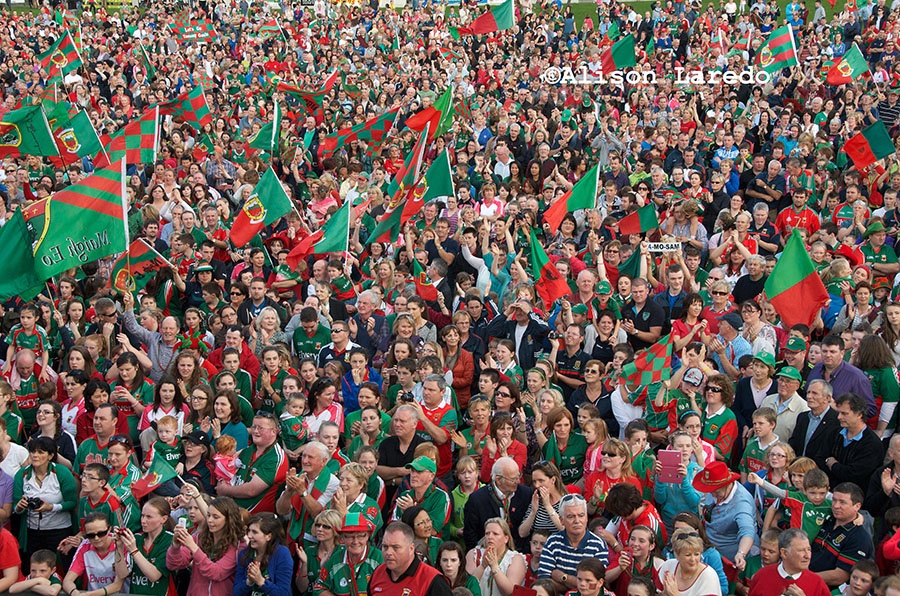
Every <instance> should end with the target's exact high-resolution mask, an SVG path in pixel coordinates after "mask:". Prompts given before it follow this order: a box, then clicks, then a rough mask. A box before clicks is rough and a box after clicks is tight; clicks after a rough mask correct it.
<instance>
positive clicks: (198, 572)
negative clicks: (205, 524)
mask: <svg viewBox="0 0 900 596" xmlns="http://www.w3.org/2000/svg"><path fill="white" fill-rule="evenodd" d="M194 540H197V534H196V533H195V534H194ZM166 565H167V566H168V567H169V569H173V570H174V569H187V568H188V567H190V568H191V571H192V573H191V583H190V584H189V585H188V590H187V596H231V595H232V593H233V591H234V570H235V569H236V568H237V547H236V546H232V547H231V548H229V549H228V551H227V552H226V553H225V554H224V555H223V556H222V558H220V559H219V560H218V561H215V562H213V561H210V560H209V557H207V556H206V554H205V553H204V552H203V551H202V550H199V549H198V550H197V552H196V553H194V554H193V555H192V554H191V551H189V550H188V549H187V548H186V547H184V546H181V545H179V544H176V543H174V542H173V543H172V546H171V547H169V550H167V551H166Z"/></svg>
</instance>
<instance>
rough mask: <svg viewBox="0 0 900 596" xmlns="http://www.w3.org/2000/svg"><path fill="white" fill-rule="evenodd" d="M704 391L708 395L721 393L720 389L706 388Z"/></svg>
mask: <svg viewBox="0 0 900 596" xmlns="http://www.w3.org/2000/svg"><path fill="white" fill-rule="evenodd" d="M706 390H707V391H708V392H710V393H722V388H721V387H707V388H706Z"/></svg>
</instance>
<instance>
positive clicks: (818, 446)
mask: <svg viewBox="0 0 900 596" xmlns="http://www.w3.org/2000/svg"><path fill="white" fill-rule="evenodd" d="M807 428H809V415H808V413H803V414H800V415H799V416H797V426H795V427H794V432H793V434H791V438H790V440H789V441H788V444H789V445H790V446H791V448H792V449H793V450H794V453H796V454H797V457H801V456H804V457H808V458H810V459H811V460H813V461H814V462H816V465H817V466H819V469H820V470H824V471H828V466H826V465H825V460H826V459H828V458H829V457H831V450H832V448H833V447H834V444H835V442H836V441H837V440H838V439H839V433H840V432H841V425H840V423H839V422H838V419H837V412H836V411H835V410H834V408H829V409H828V411H827V412H825V415H824V417H823V418H822V422H820V423H819V426H818V428H816V431H815V432H814V433H813V435H812V437H810V439H809V444H808V445H807V446H806V449H805V450H804V449H803V441H805V440H806V429H807ZM865 486H866V485H862V486H860V488H865Z"/></svg>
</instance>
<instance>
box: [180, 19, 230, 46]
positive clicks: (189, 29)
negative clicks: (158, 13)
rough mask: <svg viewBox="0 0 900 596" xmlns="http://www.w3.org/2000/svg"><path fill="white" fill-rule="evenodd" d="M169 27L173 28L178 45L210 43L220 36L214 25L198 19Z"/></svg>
mask: <svg viewBox="0 0 900 596" xmlns="http://www.w3.org/2000/svg"><path fill="white" fill-rule="evenodd" d="M169 27H171V29H172V33H173V37H174V38H175V39H176V41H177V42H178V43H185V42H189V41H199V42H208V41H213V40H214V39H215V38H216V37H218V36H219V35H218V33H216V28H215V27H214V26H213V24H212V23H210V22H209V21H207V20H205V19H196V20H193V21H190V22H186V21H176V22H175V23H173V24H171V25H169Z"/></svg>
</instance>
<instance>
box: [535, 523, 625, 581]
mask: <svg viewBox="0 0 900 596" xmlns="http://www.w3.org/2000/svg"><path fill="white" fill-rule="evenodd" d="M584 559H600V560H601V561H603V564H604V565H608V564H609V549H608V548H607V547H606V543H605V542H604V541H603V539H602V538H600V537H599V536H597V535H596V534H594V533H593V532H587V533H586V534H585V535H584V538H582V539H581V542H580V543H579V544H578V545H577V546H575V547H573V546H572V544H571V543H570V542H569V538H568V537H567V536H566V531H565V530H560V531H559V532H556V533H555V534H552V535H551V536H550V538H548V539H547V542H546V543H545V544H544V550H543V551H541V564H540V567H538V577H550V573H551V572H552V571H553V570H554V569H559V570H560V571H562V572H563V573H567V574H569V575H575V567H576V566H577V565H578V563H580V562H581V561H582V560H584Z"/></svg>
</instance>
